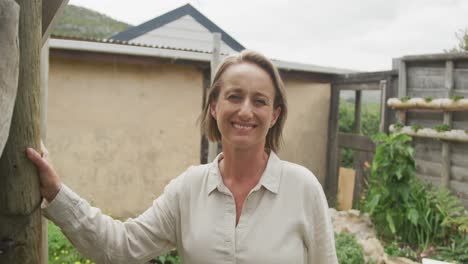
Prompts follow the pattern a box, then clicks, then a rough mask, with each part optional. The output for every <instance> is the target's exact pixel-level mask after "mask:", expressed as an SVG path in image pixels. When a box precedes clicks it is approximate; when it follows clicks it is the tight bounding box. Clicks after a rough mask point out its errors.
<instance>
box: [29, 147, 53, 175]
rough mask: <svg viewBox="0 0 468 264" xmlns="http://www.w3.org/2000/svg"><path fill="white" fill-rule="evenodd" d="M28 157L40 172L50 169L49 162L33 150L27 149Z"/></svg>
mask: <svg viewBox="0 0 468 264" xmlns="http://www.w3.org/2000/svg"><path fill="white" fill-rule="evenodd" d="M26 156H27V157H28V158H29V160H31V161H32V162H33V163H34V164H35V165H36V166H37V167H38V169H40V170H46V169H48V167H49V166H48V164H47V162H46V161H45V160H44V159H43V158H42V157H41V155H39V153H37V151H36V150H34V149H33V148H27V149H26Z"/></svg>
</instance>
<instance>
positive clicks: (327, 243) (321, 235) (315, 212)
mask: <svg viewBox="0 0 468 264" xmlns="http://www.w3.org/2000/svg"><path fill="white" fill-rule="evenodd" d="M310 192H311V193H310V194H311V197H310V199H309V202H308V204H309V210H306V211H308V218H309V219H310V224H309V229H310V230H309V232H308V239H307V240H308V241H307V244H308V262H307V263H309V264H312V263H327V264H338V259H337V256H336V249H335V239H334V232H333V225H332V222H331V217H330V214H329V212H328V203H327V199H326V197H325V194H324V192H323V189H322V186H321V185H320V183H319V182H318V181H317V180H316V179H315V178H314V182H313V185H312V186H311V188H310Z"/></svg>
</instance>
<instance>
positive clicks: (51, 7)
mask: <svg viewBox="0 0 468 264" xmlns="http://www.w3.org/2000/svg"><path fill="white" fill-rule="evenodd" d="M68 1H69V0H47V1H44V3H43V4H42V45H44V44H45V42H46V40H47V39H48V38H49V37H50V34H51V33H52V29H53V28H54V26H55V24H56V23H57V19H58V17H60V15H61V14H62V13H63V11H64V10H65V7H66V6H67V4H68Z"/></svg>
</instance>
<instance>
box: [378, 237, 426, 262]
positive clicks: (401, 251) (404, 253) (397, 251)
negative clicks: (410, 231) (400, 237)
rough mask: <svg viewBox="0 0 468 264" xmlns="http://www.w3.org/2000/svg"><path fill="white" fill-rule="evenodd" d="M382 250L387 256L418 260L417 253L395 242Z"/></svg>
mask: <svg viewBox="0 0 468 264" xmlns="http://www.w3.org/2000/svg"><path fill="white" fill-rule="evenodd" d="M384 250H385V253H387V255H389V256H394V257H404V258H409V259H412V260H416V259H417V258H418V256H417V253H416V252H414V250H413V249H411V248H410V247H408V246H405V245H403V246H402V245H400V244H399V243H398V242H397V241H396V240H393V241H391V242H390V243H387V244H385V245H384Z"/></svg>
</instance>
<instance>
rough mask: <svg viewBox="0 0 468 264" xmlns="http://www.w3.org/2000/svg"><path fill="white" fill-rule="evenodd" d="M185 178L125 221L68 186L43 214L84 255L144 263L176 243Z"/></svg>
mask: <svg viewBox="0 0 468 264" xmlns="http://www.w3.org/2000/svg"><path fill="white" fill-rule="evenodd" d="M183 176H184V174H182V175H180V176H179V177H177V178H176V179H174V180H172V181H171V182H170V183H169V184H168V185H167V186H166V187H165V189H164V193H163V194H162V195H161V196H160V197H159V198H157V199H156V200H155V201H154V202H153V204H152V206H151V207H150V208H149V209H147V210H146V211H145V212H144V213H142V214H141V215H140V216H138V217H137V218H135V219H128V220H127V221H125V222H122V221H119V220H114V219H112V218H111V217H109V216H107V215H105V214H103V213H102V212H101V210H99V209H98V208H95V207H92V206H90V204H89V203H88V202H87V201H85V200H84V199H82V198H81V197H79V196H78V195H77V194H76V193H74V192H73V191H72V190H71V189H70V188H68V187H67V186H65V185H63V186H62V188H61V190H60V191H59V193H58V194H57V196H56V197H55V199H54V200H53V201H52V202H51V203H49V204H46V205H45V206H44V208H43V212H44V215H45V216H46V217H47V218H49V219H50V220H52V221H53V222H54V223H55V224H57V225H58V226H59V227H60V228H61V229H62V231H63V232H64V234H65V235H66V236H67V237H68V239H69V240H70V241H71V242H72V244H73V245H74V246H75V247H76V248H77V250H78V251H79V252H80V253H81V254H83V255H84V256H86V257H88V258H90V259H91V260H93V261H95V262H96V263H142V262H145V261H148V260H150V259H151V258H153V257H156V256H158V255H161V254H163V253H165V252H166V251H168V250H170V249H172V248H174V246H175V244H176V226H175V225H176V223H177V222H178V218H179V210H178V193H179V190H180V188H181V187H180V185H181V181H182V178H183Z"/></svg>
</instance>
